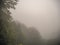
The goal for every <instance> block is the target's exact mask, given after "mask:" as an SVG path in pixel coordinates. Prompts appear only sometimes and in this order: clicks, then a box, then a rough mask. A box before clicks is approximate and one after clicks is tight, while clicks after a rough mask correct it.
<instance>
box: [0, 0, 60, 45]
mask: <svg viewBox="0 0 60 45" xmlns="http://www.w3.org/2000/svg"><path fill="white" fill-rule="evenodd" d="M17 1H18V0H0V45H60V42H59V41H58V40H57V38H56V39H49V40H44V39H43V38H42V36H41V34H40V32H39V31H38V30H37V29H36V28H35V27H29V28H28V27H26V25H25V24H22V23H20V22H18V21H14V20H13V18H12V16H11V15H10V14H11V12H10V9H15V5H16V4H17ZM58 39H60V38H58Z"/></svg>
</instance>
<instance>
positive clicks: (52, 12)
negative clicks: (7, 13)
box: [11, 0, 58, 38]
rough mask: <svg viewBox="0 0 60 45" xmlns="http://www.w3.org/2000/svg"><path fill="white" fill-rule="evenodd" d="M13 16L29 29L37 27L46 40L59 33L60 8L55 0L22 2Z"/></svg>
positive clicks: (24, 0) (26, 0)
mask: <svg viewBox="0 0 60 45" xmlns="http://www.w3.org/2000/svg"><path fill="white" fill-rule="evenodd" d="M11 11H12V16H13V18H14V19H15V20H18V21H19V22H21V23H24V24H25V25H26V26H27V27H35V28H37V29H38V31H39V32H40V34H41V35H42V36H43V37H44V38H54V37H56V36H57V32H58V13H57V12H58V8H57V3H56V2H54V1H53V0H20V1H19V2H18V4H17V6H16V9H15V10H11Z"/></svg>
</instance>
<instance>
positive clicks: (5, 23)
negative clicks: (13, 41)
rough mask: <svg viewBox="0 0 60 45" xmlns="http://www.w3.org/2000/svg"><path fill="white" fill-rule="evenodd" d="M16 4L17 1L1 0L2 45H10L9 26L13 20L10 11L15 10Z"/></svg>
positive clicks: (0, 42) (0, 25) (0, 38)
mask: <svg viewBox="0 0 60 45" xmlns="http://www.w3.org/2000/svg"><path fill="white" fill-rule="evenodd" d="M16 4H17V0H0V45H7V44H8V40H9V39H8V31H9V30H10V29H9V24H10V22H11V19H12V17H11V16H10V14H11V12H10V11H9V9H10V8H13V9H15V5H16Z"/></svg>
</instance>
